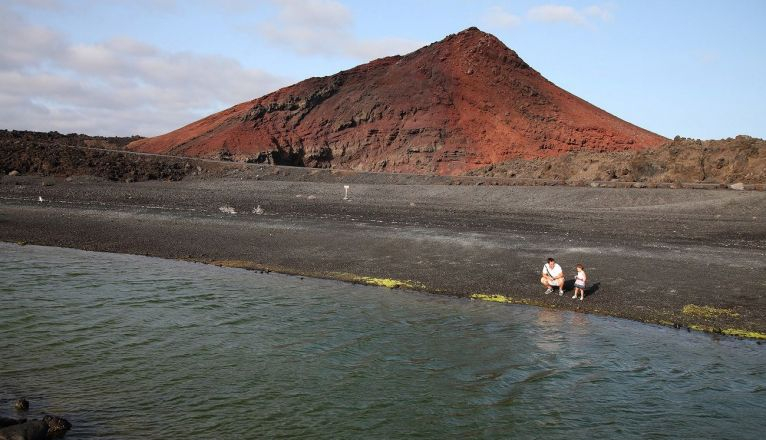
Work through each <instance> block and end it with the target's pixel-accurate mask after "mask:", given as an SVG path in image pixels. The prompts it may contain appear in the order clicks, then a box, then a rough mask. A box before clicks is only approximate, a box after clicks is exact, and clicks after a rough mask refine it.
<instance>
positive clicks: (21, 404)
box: [13, 399, 29, 411]
mask: <svg viewBox="0 0 766 440" xmlns="http://www.w3.org/2000/svg"><path fill="white" fill-rule="evenodd" d="M13 407H14V408H16V409H17V410H18V411H27V410H29V401H28V400H27V399H17V400H16V401H15V402H13Z"/></svg>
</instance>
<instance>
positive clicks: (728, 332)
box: [0, 241, 766, 345]
mask: <svg viewBox="0 0 766 440" xmlns="http://www.w3.org/2000/svg"><path fill="white" fill-rule="evenodd" d="M0 243H2V244H6V245H14V246H21V247H23V246H38V247H56V246H46V245H36V244H27V243H11V242H5V241H0ZM58 248H59V249H71V250H79V251H84V252H102V251H92V250H86V249H81V248H76V247H58ZM106 253H116V254H121V255H133V256H138V257H143V256H146V257H150V258H163V259H168V258H164V257H156V256H151V255H140V254H131V253H124V252H106ZM169 260H172V261H184V262H188V263H196V264H205V265H210V266H216V267H221V268H228V269H241V270H246V271H250V272H260V273H261V274H264V273H272V272H273V273H278V274H280V275H285V276H292V277H301V278H304V277H305V278H313V279H317V280H331V281H337V282H341V283H348V284H356V285H365V286H372V287H380V288H387V289H392V290H398V289H404V290H409V291H413V292H419V293H425V294H429V295H446V296H450V297H453V298H462V299H470V300H477V301H488V302H494V303H501V304H509V305H523V306H530V307H536V308H542V309H548V310H559V311H569V312H574V313H585V314H593V315H596V316H604V317H611V318H617V319H625V320H627V321H632V322H636V323H639V324H646V325H657V326H661V327H671V328H674V329H676V330H686V331H692V330H694V331H698V332H702V333H707V334H711V335H719V336H728V337H733V338H736V339H741V340H753V341H754V342H757V343H758V344H759V345H760V344H761V343H762V342H761V341H764V340H766V334H764V333H759V332H750V331H745V330H739V329H720V328H715V327H711V326H705V325H697V324H691V325H684V324H679V323H674V322H669V321H651V320H634V319H630V318H625V317H624V316H621V315H619V314H615V315H613V314H609V313H602V312H601V311H599V310H595V311H583V310H572V309H569V308H559V307H557V306H555V305H549V304H544V303H542V302H537V301H534V300H528V299H525V298H513V297H510V296H506V295H502V294H482V293H474V294H469V295H460V294H454V293H445V292H443V291H433V290H428V288H427V287H426V286H424V285H422V284H420V283H418V282H416V281H412V280H394V279H390V278H375V277H368V276H362V275H356V274H351V273H316V272H299V271H294V270H291V269H289V268H285V267H277V266H269V265H265V264H258V263H255V262H252V261H242V260H205V259H189V258H169ZM570 290H571V289H570ZM568 293H569V291H568V292H567V294H568ZM564 297H566V295H565V296H564ZM691 308H692V310H694V313H697V314H714V315H716V314H724V315H728V314H729V313H730V312H729V310H728V309H715V308H710V307H708V306H701V307H699V306H696V307H695V306H694V305H692V306H691ZM578 309H579V308H578Z"/></svg>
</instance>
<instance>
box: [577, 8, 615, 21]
mask: <svg viewBox="0 0 766 440" xmlns="http://www.w3.org/2000/svg"><path fill="white" fill-rule="evenodd" d="M584 12H585V15H588V16H591V17H595V18H598V19H600V20H602V21H612V18H614V15H613V14H612V8H610V7H607V6H596V5H592V6H588V7H587V8H585V10H584Z"/></svg>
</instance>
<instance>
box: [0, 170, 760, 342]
mask: <svg viewBox="0 0 766 440" xmlns="http://www.w3.org/2000/svg"><path fill="white" fill-rule="evenodd" d="M316 176H320V177H321V176H331V174H330V173H320V174H317V175H315V176H314V180H313V181H312V180H311V178H312V177H311V175H309V174H306V173H302V174H301V179H302V180H301V181H290V180H255V179H240V178H235V177H228V178H202V177H200V176H188V177H187V178H185V179H184V180H182V181H180V182H168V181H148V182H138V183H124V182H110V181H106V180H102V179H97V178H93V177H87V176H81V177H73V178H70V179H67V180H64V179H61V178H56V179H54V178H50V177H48V178H42V177H31V176H15V177H10V176H5V177H2V180H0V241H6V242H15V243H29V244H38V245H47V246H62V247H74V248H80V249H86V250H94V251H105V252H121V253H131V254H145V255H152V256H157V257H164V258H176V259H185V260H192V261H199V262H205V263H213V264H219V265H226V266H234V267H243V268H249V269H255V270H274V271H279V272H284V273H289V274H300V275H307V276H313V277H323V278H334V279H340V280H346V281H353V282H365V283H371V284H375V283H379V284H393V285H399V286H400V287H410V288H414V289H416V290H424V291H428V292H433V293H437V294H448V295H457V296H471V295H476V294H481V295H482V296H481V298H485V299H493V300H498V301H508V302H513V303H524V304H533V305H539V306H542V307H549V308H558V309H567V310H576V311H580V312H586V313H597V314H602V315H612V316H618V317H623V318H628V319H633V320H638V321H644V322H649V323H659V324H663V325H675V326H680V327H685V328H687V327H690V328H694V329H700V330H705V331H711V332H720V333H725V334H733V335H737V336H744V337H753V338H766V295H764V290H765V289H766V271H764V269H766V258H765V257H766V193H764V192H760V191H744V192H742V191H731V190H692V189H625V188H623V189H620V188H590V187H567V186H555V187H546V186H531V187H522V186H486V185H483V186H477V185H471V186H465V185H462V186H453V185H443V184H442V185H430V184H407V185H399V184H393V183H391V184H381V183H375V184H365V183H364V182H363V181H364V178H363V177H360V176H355V177H354V179H355V180H353V182H354V183H350V184H349V185H350V189H349V196H350V200H343V196H344V188H343V183H342V182H337V181H335V180H333V181H329V180H328V181H324V182H323V181H322V179H321V178H320V177H316ZM329 178H331V177H328V179H329ZM332 178H333V179H335V177H332ZM378 179H379V177H378ZM403 179H405V180H406V177H403ZM389 180H391V181H392V182H395V180H396V178H395V177H390V178H389ZM39 197H42V198H43V201H42V202H40V201H39ZM258 206H260V208H261V209H262V210H263V212H261V211H260V210H257V209H256V208H257V207H258ZM229 208H233V210H234V211H235V212H236V214H229V213H226V212H223V211H230V209H229ZM222 209H223V211H222ZM548 256H553V257H555V258H556V259H557V261H558V262H559V263H560V264H561V265H562V267H563V268H564V270H565V273H566V275H567V279H568V280H570V281H569V283H568V286H567V287H568V289H567V294H566V296H564V297H560V296H558V295H556V294H552V295H544V294H543V291H544V290H545V289H544V288H543V287H542V286H541V285H540V284H539V273H540V271H541V269H542V266H543V264H544V262H545V259H546V258H547V257H548ZM577 263H583V264H584V265H585V267H586V271H587V272H588V275H589V278H590V284H591V287H590V288H589V290H588V294H587V296H586V298H585V301H583V302H580V301H579V300H573V299H571V295H572V288H571V283H572V281H571V279H572V278H573V277H574V274H575V270H574V267H575V265H576V264H577ZM363 277H371V278H379V279H381V280H373V279H366V280H365V279H363ZM499 306H502V305H499Z"/></svg>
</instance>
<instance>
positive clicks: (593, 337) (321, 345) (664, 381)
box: [0, 243, 766, 439]
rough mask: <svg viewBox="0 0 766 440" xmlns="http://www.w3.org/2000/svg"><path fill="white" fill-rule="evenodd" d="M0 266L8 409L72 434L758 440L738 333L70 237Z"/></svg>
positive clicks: (0, 261) (752, 347)
mask: <svg viewBox="0 0 766 440" xmlns="http://www.w3.org/2000/svg"><path fill="white" fill-rule="evenodd" d="M0 273H2V274H3V276H4V283H3V284H4V286H1V287H0V295H2V300H3V307H0V352H1V353H2V362H0V408H10V405H11V402H12V401H13V399H15V398H16V397H18V396H26V397H27V398H29V399H30V400H31V401H32V402H33V411H32V412H31V413H30V416H31V417H35V416H39V415H41V414H42V413H43V412H55V413H61V414H62V415H65V416H66V417H67V418H69V419H70V420H71V421H72V422H73V423H74V425H75V429H73V430H72V431H71V432H70V433H69V434H68V435H67V438H69V439H78V438H83V439H85V438H114V439H138V438H224V439H225V438H232V439H236V438H402V437H422V438H458V437H459V438H466V437H468V438H473V437H478V438H509V437H525V438H535V437H545V438H549V437H555V438H563V437H566V438H575V439H576V438H592V437H615V436H620V437H626V438H646V437H684V438H697V437H702V438H710V437H726V438H759V435H760V433H761V426H760V422H759V420H760V418H761V416H762V415H763V412H764V409H765V408H766V387H764V385H763V384H764V383H766V367H765V365H766V362H764V361H766V354H765V353H764V347H763V346H760V345H757V344H753V343H749V342H746V341H745V342H743V341H735V340H729V339H725V338H723V339H720V338H719V339H714V338H711V337H708V336H706V335H700V334H694V333H691V334H689V333H685V332H674V331H672V330H668V329H662V328H657V327H653V326H645V325H641V324H636V323H632V322H628V321H623V320H616V319H612V318H600V317H595V316H583V315H576V314H572V313H569V312H564V313H562V312H557V311H550V310H540V309H536V308H532V307H515V306H514V307H506V306H497V305H494V304H486V303H477V302H472V301H464V300H460V299H453V298H439V297H434V296H428V295H422V294H418V293H414V292H406V291H393V292H392V291H388V290H383V289H379V288H373V287H365V286H351V285H345V284H341V283H337V282H333V281H325V280H309V279H304V280H299V279H297V278H291V277H287V276H281V275H276V274H269V275H264V274H257V273H253V272H247V271H242V270H236V269H225V268H217V267H208V266H203V265H199V264H193V263H183V262H174V261H165V260H157V259H150V258H144V257H136V256H129V255H109V254H95V253H89V252H81V251H75V250H68V249H53V248H41V247H35V246H27V247H19V246H15V245H10V244H1V243H0ZM0 415H6V414H0Z"/></svg>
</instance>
